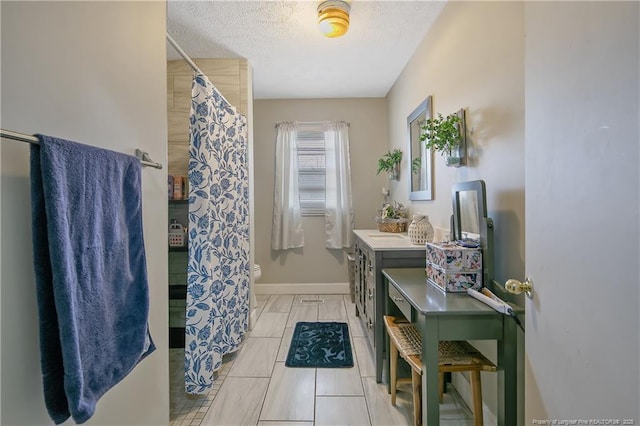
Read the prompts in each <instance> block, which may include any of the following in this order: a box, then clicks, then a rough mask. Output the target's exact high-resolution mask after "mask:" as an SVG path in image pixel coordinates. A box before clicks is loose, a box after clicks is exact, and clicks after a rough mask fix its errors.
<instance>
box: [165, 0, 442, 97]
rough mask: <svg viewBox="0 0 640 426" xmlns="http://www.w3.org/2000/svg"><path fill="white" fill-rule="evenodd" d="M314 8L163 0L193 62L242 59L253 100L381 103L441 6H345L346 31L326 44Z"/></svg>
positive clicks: (272, 1)
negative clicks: (248, 69)
mask: <svg viewBox="0 0 640 426" xmlns="http://www.w3.org/2000/svg"><path fill="white" fill-rule="evenodd" d="M319 3H320V2H319V1H308V0H301V1H283V0H261V1H255V0H254V1H238V0H236V1H219V0H216V1H184V0H169V1H168V6H167V32H168V33H169V34H170V35H171V36H172V37H173V39H174V40H175V41H176V42H177V43H178V44H179V45H180V47H182V49H183V50H184V51H185V52H186V53H187V55H189V56H190V57H191V58H193V59H195V58H238V57H242V58H246V59H247V60H248V61H249V63H250V64H251V67H252V68H253V84H254V97H255V98H256V99H282V98H345V97H384V96H385V95H386V94H387V92H388V91H389V89H390V88H391V86H392V85H393V83H394V81H395V80H396V78H397V77H398V75H399V74H400V72H401V71H402V69H403V68H404V66H405V65H406V63H407V61H408V60H409V58H410V57H411V55H412V54H413V52H414V51H415V49H416V47H417V46H418V44H419V43H420V42H421V41H422V39H423V38H424V36H425V35H426V33H427V31H428V29H429V27H430V26H431V24H432V23H433V22H434V21H435V19H436V18H437V16H438V14H439V13H440V11H441V10H442V8H443V6H444V2H440V1H370V0H352V1H350V2H349V3H350V4H351V14H350V16H351V24H350V27H349V31H348V32H347V34H346V35H345V36H344V37H341V38H337V39H329V38H325V37H323V36H322V35H321V34H320V32H319V31H318V29H317V25H316V19H317V11H316V10H317V6H318V4H319ZM167 58H168V59H169V60H173V59H179V58H180V56H179V55H178V53H177V52H176V51H175V50H174V49H173V48H172V47H171V45H169V44H168V43H167Z"/></svg>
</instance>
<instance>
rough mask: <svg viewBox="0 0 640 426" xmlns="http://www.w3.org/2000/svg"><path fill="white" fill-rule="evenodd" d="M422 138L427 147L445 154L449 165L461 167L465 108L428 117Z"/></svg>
mask: <svg viewBox="0 0 640 426" xmlns="http://www.w3.org/2000/svg"><path fill="white" fill-rule="evenodd" d="M420 140H421V141H423V142H425V146H426V147H427V148H430V149H433V150H435V151H438V152H440V154H441V155H443V156H445V157H446V164H447V166H453V167H460V166H461V165H462V162H463V160H464V151H465V128H464V110H463V109H461V110H460V111H458V112H456V113H453V114H449V115H447V116H446V117H443V116H442V114H438V116H437V117H435V118H429V119H427V120H426V121H425V122H424V124H423V125H422V134H421V135H420Z"/></svg>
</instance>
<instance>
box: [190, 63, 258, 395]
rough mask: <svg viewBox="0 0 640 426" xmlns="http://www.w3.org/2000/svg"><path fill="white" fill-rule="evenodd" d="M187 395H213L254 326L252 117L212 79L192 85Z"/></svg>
mask: <svg viewBox="0 0 640 426" xmlns="http://www.w3.org/2000/svg"><path fill="white" fill-rule="evenodd" d="M190 139H191V140H190V144H189V265H188V267H187V301H186V303H187V306H186V324H185V352H184V355H185V367H184V373H185V390H186V392H187V393H189V394H203V393H207V392H208V391H209V390H210V389H211V387H212V386H213V382H214V380H215V376H214V371H216V370H218V369H219V368H220V367H221V366H222V356H223V355H224V354H227V353H231V352H234V351H236V350H237V349H238V348H239V347H240V343H241V342H242V339H243V336H244V334H245V332H246V331H247V329H248V325H249V173H248V164H247V147H248V142H247V119H246V118H245V117H244V116H243V115H242V114H240V112H239V111H238V110H237V109H236V108H234V107H232V106H231V105H229V104H228V103H227V101H226V100H225V99H224V98H223V97H222V96H221V95H220V93H219V92H218V91H217V89H216V88H215V87H214V86H213V84H211V82H210V81H209V79H208V78H207V77H206V76H205V75H203V74H196V76H195V77H194V79H193V84H192V97H191V138H190Z"/></svg>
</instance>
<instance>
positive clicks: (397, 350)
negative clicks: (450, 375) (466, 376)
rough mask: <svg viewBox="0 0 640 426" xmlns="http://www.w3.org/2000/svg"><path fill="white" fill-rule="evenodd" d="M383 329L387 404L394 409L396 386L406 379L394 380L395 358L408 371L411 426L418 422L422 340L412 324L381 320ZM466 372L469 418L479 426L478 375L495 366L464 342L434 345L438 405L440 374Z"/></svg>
mask: <svg viewBox="0 0 640 426" xmlns="http://www.w3.org/2000/svg"><path fill="white" fill-rule="evenodd" d="M383 319H384V326H385V328H386V329H387V334H388V335H389V354H390V357H391V360H390V362H389V376H390V377H389V381H390V385H391V404H392V405H396V388H397V384H398V383H402V382H408V381H409V379H398V378H397V368H398V354H399V355H400V356H401V357H402V358H403V359H404V360H405V361H407V363H408V364H409V366H410V367H411V390H412V393H413V416H414V424H416V425H419V424H421V422H422V406H421V403H422V399H421V390H422V337H421V336H420V331H419V330H418V329H417V327H416V326H415V324H412V323H409V322H407V321H406V320H404V319H401V318H397V317H391V316H386V315H385V316H384V317H383ZM454 371H469V372H470V375H471V390H472V393H473V418H474V425H475V426H482V424H483V422H482V386H481V381H480V372H481V371H496V366H495V365H494V364H493V363H492V362H491V361H489V360H488V359H487V358H485V356H484V355H482V354H481V353H480V352H478V351H477V350H476V349H475V348H474V347H473V346H471V345H470V344H469V343H468V342H466V341H455V342H444V341H443V342H439V343H438V372H439V377H438V383H439V387H440V402H442V396H443V393H444V375H443V373H447V372H454Z"/></svg>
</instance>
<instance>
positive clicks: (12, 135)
mask: <svg viewBox="0 0 640 426" xmlns="http://www.w3.org/2000/svg"><path fill="white" fill-rule="evenodd" d="M0 137H1V138H7V139H11V140H14V141H19V142H27V143H30V144H32V145H40V141H39V140H38V138H37V137H35V136H33V135H26V134H24V133H18V132H14V131H12V130H5V129H0ZM136 157H138V159H139V160H140V163H141V164H142V165H143V166H148V167H153V168H155V169H161V168H162V164H160V163H156V162H154V161H152V160H151V158H149V154H148V153H146V152H142V151H141V150H139V149H136Z"/></svg>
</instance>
